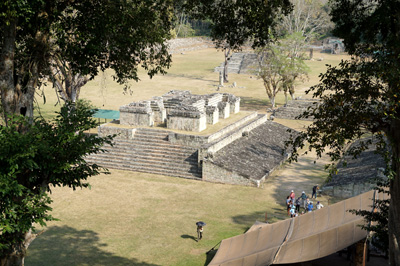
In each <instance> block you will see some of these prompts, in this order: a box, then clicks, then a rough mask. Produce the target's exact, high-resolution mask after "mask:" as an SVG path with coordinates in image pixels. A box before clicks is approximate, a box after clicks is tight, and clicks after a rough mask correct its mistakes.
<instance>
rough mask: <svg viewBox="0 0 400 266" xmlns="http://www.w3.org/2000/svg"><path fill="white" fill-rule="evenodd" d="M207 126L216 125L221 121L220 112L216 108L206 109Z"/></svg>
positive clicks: (208, 107) (209, 107)
mask: <svg viewBox="0 0 400 266" xmlns="http://www.w3.org/2000/svg"><path fill="white" fill-rule="evenodd" d="M206 116H207V124H210V125H214V124H216V123H218V121H219V110H218V107H215V106H207V107H206Z"/></svg>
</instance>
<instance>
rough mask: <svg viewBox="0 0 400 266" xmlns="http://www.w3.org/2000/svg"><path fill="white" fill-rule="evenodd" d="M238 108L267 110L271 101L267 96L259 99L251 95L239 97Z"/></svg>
mask: <svg viewBox="0 0 400 266" xmlns="http://www.w3.org/2000/svg"><path fill="white" fill-rule="evenodd" d="M240 99H241V100H240V109H242V110H252V111H256V110H264V111H265V110H267V108H271V103H270V101H269V100H267V98H265V99H259V98H252V97H240Z"/></svg>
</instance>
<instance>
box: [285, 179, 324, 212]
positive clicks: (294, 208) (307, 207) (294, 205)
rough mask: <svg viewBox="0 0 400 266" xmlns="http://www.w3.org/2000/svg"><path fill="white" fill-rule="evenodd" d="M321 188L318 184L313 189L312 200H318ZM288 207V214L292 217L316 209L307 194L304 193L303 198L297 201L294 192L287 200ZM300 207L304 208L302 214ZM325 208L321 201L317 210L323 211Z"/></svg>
mask: <svg viewBox="0 0 400 266" xmlns="http://www.w3.org/2000/svg"><path fill="white" fill-rule="evenodd" d="M318 189H319V187H318V184H317V185H316V186H314V187H313V189H312V194H311V199H312V198H315V199H317V191H318ZM286 206H287V214H288V216H290V217H292V218H293V217H297V216H299V215H300V214H303V213H305V212H312V211H313V209H314V203H313V202H312V201H311V200H310V198H309V197H308V196H307V194H306V193H305V192H304V191H303V192H302V193H301V196H300V197H298V198H297V199H296V196H295V193H294V191H293V190H292V191H291V192H290V194H289V196H287V198H286ZM300 207H302V208H303V211H302V212H301V213H300ZM322 207H324V205H322V204H321V203H320V202H319V201H318V202H317V205H316V206H315V208H316V209H317V210H318V209H321V208H322Z"/></svg>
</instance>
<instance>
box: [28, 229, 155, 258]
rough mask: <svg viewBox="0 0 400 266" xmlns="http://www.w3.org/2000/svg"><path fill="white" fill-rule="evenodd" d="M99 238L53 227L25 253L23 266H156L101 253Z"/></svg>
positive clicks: (85, 232) (108, 253)
mask: <svg viewBox="0 0 400 266" xmlns="http://www.w3.org/2000/svg"><path fill="white" fill-rule="evenodd" d="M105 246H107V244H104V243H101V242H100V239H99V237H98V234H97V233H96V232H94V231H90V230H76V229H74V228H72V227H69V226H52V227H49V228H48V229H47V230H46V231H45V232H44V233H43V234H41V235H40V236H39V237H38V238H37V239H35V241H33V243H32V245H31V246H30V247H29V249H28V255H27V257H26V259H25V265H27V266H32V265H40V266H46V265H49V266H50V265H57V266H63V265H68V266H69V265H113V266H114V265H142V266H157V265H156V264H149V263H146V262H140V261H138V260H136V259H128V258H123V257H120V256H116V255H114V254H112V253H110V252H107V251H104V250H102V247H105Z"/></svg>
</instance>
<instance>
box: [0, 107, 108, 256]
mask: <svg viewBox="0 0 400 266" xmlns="http://www.w3.org/2000/svg"><path fill="white" fill-rule="evenodd" d="M93 113H94V110H91V109H89V108H88V106H86V105H83V104H78V105H77V107H75V106H72V105H66V106H64V107H62V108H61V110H60V112H59V113H58V115H57V117H56V118H55V119H54V120H53V121H50V122H48V121H46V120H44V119H43V118H37V119H35V120H34V122H33V123H32V124H30V123H28V121H27V119H26V118H24V117H22V116H14V117H13V119H11V120H10V123H9V125H8V126H1V127H0V143H2V146H1V149H0V195H1V197H0V198H1V200H0V213H1V215H0V257H4V256H5V255H7V254H8V253H9V251H10V250H11V249H12V248H13V245H15V244H16V243H20V244H21V243H22V241H23V239H24V234H25V233H26V232H27V231H29V230H30V229H33V228H34V224H39V225H44V224H45V222H46V221H49V220H52V219H53V217H52V216H51V215H50V214H49V212H50V211H51V207H50V203H51V199H50V197H49V196H48V192H51V188H52V187H53V186H68V187H71V188H73V189H76V188H79V187H88V186H89V184H88V183H87V178H88V177H90V176H93V175H97V174H99V173H101V172H105V173H107V171H106V169H103V168H101V167H99V166H98V165H96V164H88V163H86V161H85V156H86V155H88V154H93V153H97V152H101V151H102V145H103V144H105V143H108V144H111V140H112V136H109V137H104V138H102V137H98V136H96V135H88V134H86V133H85V131H86V130H88V129H90V128H93V127H95V126H96V125H97V122H96V121H95V120H94V119H92V118H91V115H92V114H93Z"/></svg>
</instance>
